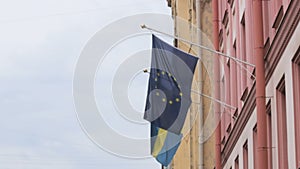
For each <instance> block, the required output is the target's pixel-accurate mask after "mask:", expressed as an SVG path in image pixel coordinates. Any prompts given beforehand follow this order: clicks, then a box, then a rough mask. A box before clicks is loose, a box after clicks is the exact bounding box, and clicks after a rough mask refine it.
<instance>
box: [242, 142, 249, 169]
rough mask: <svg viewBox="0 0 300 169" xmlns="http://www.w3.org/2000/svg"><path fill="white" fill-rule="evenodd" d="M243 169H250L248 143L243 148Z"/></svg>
mask: <svg viewBox="0 0 300 169" xmlns="http://www.w3.org/2000/svg"><path fill="white" fill-rule="evenodd" d="M243 162H244V163H243V168H244V169H248V141H246V143H245V144H244V146H243Z"/></svg>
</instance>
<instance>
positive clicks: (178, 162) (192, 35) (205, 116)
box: [168, 0, 215, 169]
mask: <svg viewBox="0 0 300 169" xmlns="http://www.w3.org/2000/svg"><path fill="white" fill-rule="evenodd" d="M168 5H169V7H171V9H172V17H173V19H174V34H175V36H177V37H180V38H182V39H185V40H188V41H190V42H194V43H198V40H199V39H200V40H201V42H202V43H203V44H206V45H207V46H211V47H213V45H212V40H213V39H212V29H211V27H212V6H211V0H206V1H203V0H201V1H200V0H199V1H198V3H197V1H196V0H168ZM197 5H198V6H197ZM197 10H199V13H198V14H199V16H198V17H200V23H197ZM199 34H200V35H199ZM199 36H201V37H199ZM174 46H176V47H178V48H180V49H181V50H184V51H185V52H187V53H190V54H193V55H195V56H197V55H199V52H201V55H202V56H201V57H202V60H205V61H206V62H209V63H211V64H213V62H210V61H211V59H210V58H211V57H212V56H211V53H210V52H207V51H204V50H199V48H198V47H197V46H195V45H191V44H190V43H187V42H184V41H182V40H178V39H175V40H174ZM199 64H201V67H199ZM206 68H207V67H206V65H204V62H199V63H198V66H197V67H196V70H195V75H194V82H193V86H192V88H193V89H194V90H197V91H198V89H199V87H200V86H202V87H201V91H202V92H203V93H205V94H208V95H209V94H210V90H211V87H210V86H211V84H210V83H211V82H210V81H208V80H205V81H204V80H203V79H204V77H207V76H209V75H208V74H209V73H208V72H209V71H208V70H206ZM199 69H201V71H199ZM207 69H209V68H207ZM199 74H201V75H202V76H199ZM191 97H192V102H193V103H192V105H191V107H190V110H189V112H188V116H187V119H186V122H185V126H184V129H183V130H184V131H183V133H185V137H184V139H183V140H182V142H181V144H180V146H179V148H178V151H177V153H176V155H175V156H174V159H173V161H172V163H171V164H170V166H169V168H171V169H206V168H207V169H208V168H213V167H214V163H215V161H214V156H215V155H214V143H215V141H214V133H213V129H210V130H211V131H212V132H209V133H208V134H207V135H206V136H205V138H204V139H203V140H202V141H201V138H200V135H201V134H200V133H201V132H200V131H201V129H200V128H201V127H200V126H203V124H204V123H205V122H207V123H209V121H210V120H212V119H211V118H210V117H209V113H210V112H211V107H210V106H211V100H209V99H206V98H201V99H202V103H203V104H202V105H203V106H202V105H199V104H198V102H199V100H200V97H201V96H200V95H199V94H194V93H192V95H191ZM200 109H201V111H200ZM200 113H202V116H200V115H199V114H200ZM212 113H213V112H212ZM200 117H202V118H200ZM202 137H203V136H202Z"/></svg>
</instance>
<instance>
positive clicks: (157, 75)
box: [144, 35, 198, 135]
mask: <svg viewBox="0 0 300 169" xmlns="http://www.w3.org/2000/svg"><path fill="white" fill-rule="evenodd" d="M197 61H198V58H196V57H194V56H192V55H190V54H187V53H185V52H183V51H181V50H179V49H177V48H175V47H173V46H171V45H169V44H167V43H165V42H163V41H162V40H160V39H159V38H157V37H156V36H154V35H152V59H151V70H150V76H149V82H148V83H149V84H148V95H147V100H146V108H145V114H144V119H145V120H147V121H149V122H151V125H154V126H155V127H158V128H161V129H164V130H167V131H169V132H172V133H175V134H177V135H180V133H181V130H182V127H183V125H184V122H185V118H186V115H187V111H188V109H189V107H190V105H191V95H190V92H191V85H192V80H193V76H194V70H195V67H196V64H197Z"/></svg>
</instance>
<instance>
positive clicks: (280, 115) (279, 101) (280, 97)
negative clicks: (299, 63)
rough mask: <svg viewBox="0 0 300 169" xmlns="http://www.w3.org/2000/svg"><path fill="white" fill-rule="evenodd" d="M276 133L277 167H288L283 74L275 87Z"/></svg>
mask: <svg viewBox="0 0 300 169" xmlns="http://www.w3.org/2000/svg"><path fill="white" fill-rule="evenodd" d="M276 105H277V133H278V134H277V135H278V167H279V168H289V167H288V152H287V134H286V133H287V126H286V124H287V123H286V95H285V81H284V76H283V77H282V79H281V80H280V82H279V84H278V86H277V87H276Z"/></svg>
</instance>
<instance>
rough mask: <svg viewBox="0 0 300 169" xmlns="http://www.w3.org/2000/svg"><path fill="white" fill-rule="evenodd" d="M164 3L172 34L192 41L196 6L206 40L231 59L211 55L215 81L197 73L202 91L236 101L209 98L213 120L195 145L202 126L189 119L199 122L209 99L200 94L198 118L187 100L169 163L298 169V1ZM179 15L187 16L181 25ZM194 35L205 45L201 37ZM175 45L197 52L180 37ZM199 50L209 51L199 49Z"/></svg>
mask: <svg viewBox="0 0 300 169" xmlns="http://www.w3.org/2000/svg"><path fill="white" fill-rule="evenodd" d="M167 2H168V5H169V6H170V7H171V8H172V16H173V18H174V26H175V31H174V34H175V35H176V36H179V37H181V38H184V39H186V40H188V41H191V42H195V41H196V40H195V39H197V38H199V37H197V36H199V35H198V34H197V33H195V31H194V30H193V29H192V26H191V25H197V23H196V20H197V19H196V18H197V14H198V15H199V13H197V10H196V9H198V10H200V11H201V15H200V16H198V17H200V20H201V24H200V25H198V26H199V27H200V29H201V30H202V31H203V32H204V33H205V34H206V35H207V38H206V40H207V41H212V42H213V47H214V49H215V50H217V51H219V52H221V53H224V54H226V55H229V56H232V57H233V58H234V59H230V58H228V57H224V56H222V55H217V54H213V55H212V56H211V57H214V58H215V59H214V61H213V62H214V74H213V76H214V81H210V82H209V84H207V85H204V84H205V83H208V82H206V81H205V79H203V77H204V76H205V72H206V73H207V71H205V70H203V68H202V71H200V72H202V76H201V77H202V78H200V79H199V78H196V80H197V81H200V82H201V83H202V84H203V85H201V86H202V91H203V92H204V93H206V94H213V96H214V97H215V98H216V99H218V100H221V101H224V102H225V103H226V104H228V105H231V106H233V107H235V109H228V108H226V107H224V106H222V105H220V104H215V103H214V104H213V106H214V108H213V111H214V114H215V116H216V117H215V120H216V122H217V124H218V125H217V128H216V130H215V131H214V135H212V136H211V137H209V139H208V140H206V141H205V142H204V143H203V144H202V148H200V149H199V146H201V144H199V137H200V129H199V128H201V127H199V126H200V125H192V124H203V120H204V119H205V118H206V117H207V116H208V114H209V112H210V111H211V109H210V108H208V107H209V106H208V105H211V103H210V102H209V101H208V100H205V99H203V107H202V111H203V116H201V117H202V119H201V118H196V119H193V118H192V117H193V114H197V113H198V112H199V107H196V106H195V105H192V106H191V109H190V112H189V113H190V115H191V118H187V124H188V125H190V126H192V127H191V130H190V132H189V134H188V135H186V136H185V138H184V140H183V141H182V143H181V146H180V147H179V149H178V152H177V153H176V155H175V157H174V160H173V162H172V164H171V165H170V166H169V168H172V169H187V168H190V169H194V168H201V169H202V168H204V169H214V168H215V169H295V168H296V169H300V144H299V143H300V47H299V46H300V25H299V20H300V12H299V11H300V1H299V0H268V1H264V0H200V4H199V3H197V0H167ZM198 2H199V1H198ZM196 5H200V7H199V8H197V6H196ZM177 17H180V18H183V19H184V20H185V21H187V22H184V23H185V24H182V23H180V22H179V21H178V18H177ZM200 39H201V44H202V45H204V46H208V47H210V45H211V44H209V43H208V42H206V40H203V39H205V38H203V37H202V36H201V37H200ZM196 42H197V41H196ZM174 45H175V46H176V47H178V48H180V49H182V50H184V51H186V52H189V53H192V54H195V55H197V54H199V50H197V47H196V48H195V47H194V46H192V45H190V44H188V43H186V42H183V41H181V40H175V41H174ZM201 55H207V56H209V54H208V53H206V52H205V51H201ZM243 61H245V62H247V63H249V64H247V63H244V62H243ZM196 72H197V71H196ZM195 77H198V75H197V74H196V75H195ZM206 86H207V87H206ZM209 86H211V87H209ZM212 86H213V87H212ZM205 88H206V89H205ZM211 88H214V93H213V92H211ZM193 97H194V98H193V100H197V98H195V97H196V96H193ZM201 120H202V122H201ZM193 122H195V123H193ZM187 128H189V127H187ZM201 156H202V157H201Z"/></svg>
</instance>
